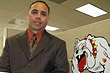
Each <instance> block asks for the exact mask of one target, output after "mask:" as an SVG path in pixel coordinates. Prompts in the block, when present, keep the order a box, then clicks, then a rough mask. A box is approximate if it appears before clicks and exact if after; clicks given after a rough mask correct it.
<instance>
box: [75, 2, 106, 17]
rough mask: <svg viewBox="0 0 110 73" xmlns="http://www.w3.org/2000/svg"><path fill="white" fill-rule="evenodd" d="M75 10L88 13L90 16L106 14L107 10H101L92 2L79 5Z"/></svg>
mask: <svg viewBox="0 0 110 73" xmlns="http://www.w3.org/2000/svg"><path fill="white" fill-rule="evenodd" d="M75 10H77V11H80V12H82V13H85V14H87V15H90V16H92V17H98V16H101V15H104V14H107V12H105V11H104V10H102V9H100V8H98V7H96V6H94V5H92V4H86V5H84V6H82V7H79V8H77V9H75Z"/></svg>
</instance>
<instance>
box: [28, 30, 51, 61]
mask: <svg viewBox="0 0 110 73" xmlns="http://www.w3.org/2000/svg"><path fill="white" fill-rule="evenodd" d="M50 42H51V39H50V36H49V35H48V33H47V32H46V31H44V33H43V35H42V38H41V40H40V41H39V43H38V45H37V47H36V49H35V51H34V53H33V55H32V57H31V58H30V60H31V59H32V58H34V57H35V56H37V55H38V54H39V53H41V52H42V51H43V50H44V49H45V48H46V47H47V46H48V44H49V43H50Z"/></svg>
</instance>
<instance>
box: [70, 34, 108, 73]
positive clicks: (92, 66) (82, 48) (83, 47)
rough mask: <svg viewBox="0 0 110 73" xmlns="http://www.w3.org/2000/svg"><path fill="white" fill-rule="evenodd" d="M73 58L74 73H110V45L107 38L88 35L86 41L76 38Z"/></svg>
mask: <svg viewBox="0 0 110 73" xmlns="http://www.w3.org/2000/svg"><path fill="white" fill-rule="evenodd" d="M75 42H76V45H75V47H74V54H73V57H72V60H71V62H72V72H73V73H83V71H84V70H88V71H89V72H90V73H110V71H109V70H110V45H109V43H108V42H107V40H106V38H104V37H103V36H102V37H97V36H94V35H91V34H88V35H87V36H86V37H84V39H81V40H79V39H78V38H76V40H75Z"/></svg>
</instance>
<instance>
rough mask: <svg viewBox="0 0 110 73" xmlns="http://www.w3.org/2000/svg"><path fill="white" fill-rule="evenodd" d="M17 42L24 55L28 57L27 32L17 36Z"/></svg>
mask: <svg viewBox="0 0 110 73" xmlns="http://www.w3.org/2000/svg"><path fill="white" fill-rule="evenodd" d="M18 42H19V44H20V46H21V48H22V50H23V52H24V54H25V55H26V57H27V58H28V59H29V58H30V53H29V45H28V37H27V32H25V33H22V34H21V35H20V36H19V37H18Z"/></svg>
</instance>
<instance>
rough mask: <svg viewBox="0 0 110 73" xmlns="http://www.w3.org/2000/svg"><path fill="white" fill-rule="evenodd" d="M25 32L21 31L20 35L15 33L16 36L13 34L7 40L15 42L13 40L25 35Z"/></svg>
mask: <svg viewBox="0 0 110 73" xmlns="http://www.w3.org/2000/svg"><path fill="white" fill-rule="evenodd" d="M25 32H26V31H23V32H20V33H17V34H15V35H12V36H9V37H7V39H9V40H12V39H13V40H15V39H17V38H18V37H19V36H22V35H23V34H25Z"/></svg>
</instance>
